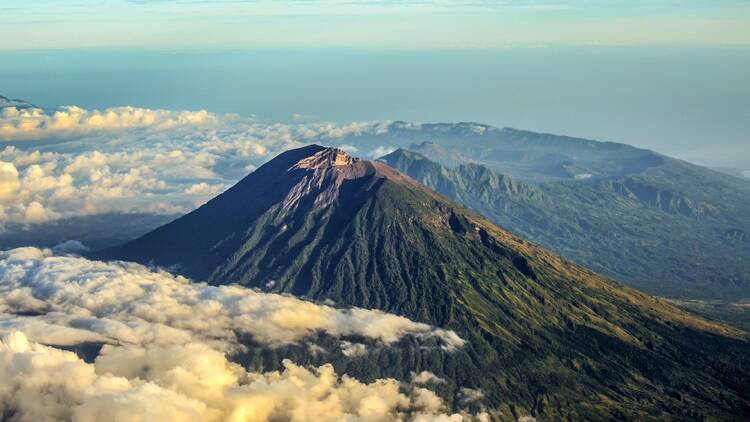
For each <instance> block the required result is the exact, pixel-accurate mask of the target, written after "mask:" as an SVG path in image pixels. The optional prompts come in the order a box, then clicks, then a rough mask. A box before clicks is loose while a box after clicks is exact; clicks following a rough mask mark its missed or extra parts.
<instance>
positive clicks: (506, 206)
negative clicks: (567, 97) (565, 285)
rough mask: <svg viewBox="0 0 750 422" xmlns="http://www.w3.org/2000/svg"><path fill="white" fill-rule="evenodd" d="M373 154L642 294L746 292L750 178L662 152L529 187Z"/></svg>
mask: <svg viewBox="0 0 750 422" xmlns="http://www.w3.org/2000/svg"><path fill="white" fill-rule="evenodd" d="M381 160H382V161H384V162H385V163H387V164H389V165H391V166H392V167H394V168H396V169H398V170H400V171H403V172H404V173H406V174H408V175H409V176H411V177H413V178H414V179H415V180H418V181H419V182H421V183H424V184H425V185H427V186H429V187H430V188H432V189H435V190H436V191H438V192H440V193H442V194H444V195H446V196H448V197H450V198H452V199H454V200H456V201H459V202H461V203H462V204H464V205H466V206H468V207H470V208H472V209H474V210H476V211H477V212H480V213H481V214H483V215H485V216H487V217H488V218H490V219H491V220H492V221H493V222H495V223H496V224H499V225H500V226H502V227H504V228H506V229H508V230H510V231H512V232H514V233H517V234H518V235H520V236H523V237H524V238H527V239H530V240H532V241H535V242H538V243H540V244H542V245H544V246H546V247H548V248H551V249H552V250H554V251H556V252H557V253H560V254H561V255H563V256H564V257H566V258H568V259H571V260H573V261H575V262H577V263H579V264H582V265H585V266H587V267H590V268H592V269H594V270H596V271H597V272H600V273H603V274H606V275H608V276H611V277H614V278H615V279H617V280H620V281H623V282H625V283H627V284H628V285H631V286H633V287H637V288H639V289H641V290H644V291H646V292H648V293H652V294H657V295H661V296H670V297H688V298H737V297H750V236H748V235H747V233H750V215H748V214H747V213H746V210H745V209H744V208H745V206H746V205H743V204H747V203H750V184H747V188H745V187H744V186H743V185H742V184H743V181H741V180H738V181H737V183H735V184H734V185H733V184H730V183H727V181H726V180H725V178H726V176H724V175H720V174H703V173H704V172H703V171H701V170H705V169H701V168H698V169H696V167H697V166H693V165H691V164H688V163H683V162H680V161H677V160H672V159H669V158H665V163H664V164H663V165H661V166H658V167H654V168H652V169H649V170H647V171H645V172H643V173H641V174H638V175H630V176H624V177H621V178H618V179H614V180H594V181H586V182H554V181H549V182H544V183H535V184H530V183H528V182H524V181H520V180H516V179H514V178H511V177H508V176H505V175H502V174H499V173H496V172H494V171H492V170H491V169H489V168H487V167H485V166H482V165H479V164H473V163H472V164H460V165H458V166H455V167H453V168H448V167H447V166H443V165H440V164H438V163H436V162H434V161H431V160H428V159H427V158H425V157H424V156H422V155H421V154H417V153H414V152H411V151H406V150H397V151H395V152H393V153H392V154H389V155H387V156H385V157H383V158H382V159H381ZM706 171H707V170H706ZM709 173H713V172H709ZM676 181H679V182H676ZM717 190H719V191H721V192H722V195H721V198H720V200H717V198H716V197H715V195H714V194H713V192H715V191H717Z"/></svg>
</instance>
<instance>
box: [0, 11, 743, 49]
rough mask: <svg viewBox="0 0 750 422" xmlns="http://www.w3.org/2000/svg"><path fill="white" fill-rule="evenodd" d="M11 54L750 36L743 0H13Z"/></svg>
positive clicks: (718, 41)
mask: <svg viewBox="0 0 750 422" xmlns="http://www.w3.org/2000/svg"><path fill="white" fill-rule="evenodd" d="M0 16H2V23H3V27H4V32H5V33H7V32H8V31H10V33H11V34H12V36H10V37H8V36H4V37H2V39H1V40H0V48H2V49H29V48H35V49H38V48H96V47H103V48H113V47H117V48H131V47H140V48H144V47H145V48H196V47H211V48H238V47H241V48H247V47H260V48H274V47H314V48H320V47H353V48H399V49H410V48H411V49H413V48H500V47H509V46H515V47H518V46H527V47H528V46H548V45H558V46H559V45H591V44H593V45H601V44H606V45H712V46H736V45H748V43H749V42H750V25H748V24H747V23H748V18H749V17H750V10H749V8H748V7H747V2H746V1H743V0H683V1H679V0H627V1H626V0H567V1H565V0H559V1H556V0H550V1H544V0H541V1H539V0H507V1H485V0H465V1H463V0H462V1H443V0H436V1H430V0H405V1H389V0H368V1H353V0H321V1H316V0H286V1H284V0H282V1H263V0H258V1H242V0H224V1H222V0H218V1H205V0H130V1H128V0H103V1H96V2H93V1H81V0H58V1H55V0H35V1H33V2H30V1H27V0H4V1H3V2H1V3H0Z"/></svg>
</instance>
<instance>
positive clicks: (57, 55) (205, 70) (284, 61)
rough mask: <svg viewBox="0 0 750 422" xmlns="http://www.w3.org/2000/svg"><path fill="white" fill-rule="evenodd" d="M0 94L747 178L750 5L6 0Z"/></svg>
mask: <svg viewBox="0 0 750 422" xmlns="http://www.w3.org/2000/svg"><path fill="white" fill-rule="evenodd" d="M0 28H2V31H3V32H2V34H3V35H2V36H0V95H6V96H10V97H17V98H24V99H27V100H29V101H31V102H34V103H37V104H40V105H43V106H48V107H55V106H59V105H65V104H77V105H81V106H84V107H88V108H106V107H111V106H118V105H132V106H138V107H152V108H168V109H186V110H200V109H208V110H210V111H215V112H233V113H239V114H242V115H255V116H258V117H259V118H261V119H263V120H266V121H284V120H286V119H289V116H292V115H293V114H303V115H306V116H311V118H314V119H316V120H325V121H335V122H348V121H352V120H376V119H391V120H413V121H443V122H452V121H461V120H465V121H477V122H482V123H488V124H492V125H497V126H512V127H517V128H522V129H529V130H535V131H544V132H552V133H557V134H563V135H572V136H582V137H588V138H593V139H599V140H610V141H618V142H625V143H629V144H633V145H638V146H643V147H647V148H652V149H655V150H657V151H660V152H664V153H667V154H670V155H674V156H678V157H681V158H685V159H689V160H691V161H694V162H699V163H703V164H710V165H722V166H733V167H740V168H743V169H750V0H743V1H737V0H712V1H705V0H685V1H677V0H650V1H646V0H630V1H621V0H569V1H564V0H560V1H557V0H550V1H544V0H542V1H532V0H509V1H482V0H467V1H429V0H424V1H417V0H415V1H383V0H380V1H378V0H373V1H359V2H358V1H351V0H333V1H315V0H286V1H273V2H271V1H263V0H258V1H242V0H225V1H207V0H182V1H179V0H131V1H127V0H99V1H80V0H62V1H52V0H33V1H29V0H20V1H19V0H0Z"/></svg>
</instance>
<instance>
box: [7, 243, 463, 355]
mask: <svg viewBox="0 0 750 422" xmlns="http://www.w3.org/2000/svg"><path fill="white" fill-rule="evenodd" d="M0 312H1V313H2V314H4V316H5V319H4V321H3V322H2V323H1V324H0V330H2V329H3V327H4V329H5V330H6V331H7V330H11V329H24V330H25V331H26V332H27V334H28V335H30V336H31V337H32V339H33V340H35V341H43V342H47V343H48V344H57V345H66V344H65V343H50V342H49V339H45V338H42V337H44V336H45V334H44V331H45V330H44V329H34V327H30V326H29V324H32V325H33V324H35V326H36V327H39V328H43V325H40V324H46V325H48V326H49V328H48V329H50V330H52V329H55V327H67V328H70V329H76V330H80V331H81V335H82V334H83V333H89V340H90V341H103V342H106V343H111V344H144V343H159V344H184V343H187V342H191V341H201V342H206V343H210V344H212V345H213V346H214V347H217V348H219V349H221V350H225V351H232V349H233V348H234V347H236V344H237V335H238V334H244V335H249V336H252V337H253V339H254V340H256V341H258V342H260V343H264V344H268V345H281V344H289V343H294V342H298V341H300V340H302V339H304V338H306V337H309V336H312V335H314V334H316V333H324V334H327V335H331V336H336V337H340V336H351V335H358V336H363V337H366V338H369V339H372V340H373V341H378V342H381V343H385V344H388V343H393V342H396V341H398V340H399V339H401V338H402V337H404V336H407V335H413V336H418V337H420V338H425V339H429V338H434V339H435V340H436V341H438V342H439V343H440V345H441V347H442V348H443V349H445V350H447V351H450V350H453V349H455V348H456V347H460V346H461V345H462V344H463V340H461V339H460V338H459V337H458V336H457V335H456V334H455V333H454V332H452V331H447V330H442V329H438V328H434V327H431V326H429V325H427V324H422V323H417V322H413V321H411V320H409V319H407V318H404V317H400V316H397V315H393V314H388V313H384V312H381V311H377V310H366V309H358V308H352V309H337V308H333V307H330V306H327V305H319V304H315V303H311V302H306V301H303V300H300V299H297V298H294V297H291V296H283V295H279V294H270V293H262V292H259V291H255V290H252V289H247V288H244V287H240V286H209V285H207V284H205V283H191V282H189V281H188V280H187V279H185V278H184V277H181V276H174V275H171V274H169V273H166V272H163V271H152V270H150V269H148V268H146V267H144V266H142V265H139V264H133V263H126V262H113V263H104V262H99V261H90V260H87V259H85V258H81V257H75V256H55V255H53V254H52V252H51V251H49V250H42V249H37V248H19V249H14V250H10V251H6V252H0ZM29 314H32V315H34V316H33V317H26V316H24V315H29ZM37 332H39V333H41V334H40V335H41V336H42V337H37V335H36V333H37ZM76 342H80V339H77V340H76Z"/></svg>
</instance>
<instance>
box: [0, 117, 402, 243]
mask: <svg viewBox="0 0 750 422" xmlns="http://www.w3.org/2000/svg"><path fill="white" fill-rule="evenodd" d="M384 130H387V124H381V123H351V124H348V125H333V124H325V123H324V124H320V123H317V124H314V123H310V124H297V125H284V124H263V123H258V122H255V121H253V120H249V119H241V118H239V117H237V116H234V115H216V114H213V113H208V112H206V111H197V112H190V111H169V110H150V109H141V108H134V107H116V108H111V109H106V110H101V111H98V110H84V109H82V108H79V107H75V106H68V107H63V108H61V109H60V110H57V111H54V112H46V111H43V110H41V109H37V108H27V109H17V108H16V107H4V108H0V148H2V143H3V141H5V142H6V143H7V142H13V145H12V146H11V145H6V146H5V148H2V149H0V226H3V225H4V226H5V228H6V229H7V228H8V226H9V225H12V224H34V223H41V222H45V221H50V220H56V219H61V218H66V217H75V216H81V215H91V214H101V213H108V212H125V213H131V212H146V213H159V214H174V213H183V212H187V211H189V210H191V209H193V208H194V207H195V206H197V205H199V204H201V203H203V202H205V201H206V200H208V199H210V198H211V197H213V196H215V195H216V194H217V193H219V192H221V191H223V190H224V189H226V188H227V187H229V186H231V185H232V184H233V183H235V182H236V181H237V180H239V179H240V178H242V177H244V176H245V175H246V174H247V173H248V172H250V171H252V170H254V169H255V168H256V167H257V166H258V165H260V164H262V163H264V162H265V161H267V160H268V159H270V158H272V157H274V156H275V155H277V154H278V153H280V152H282V151H284V150H287V149H290V148H295V147H299V146H301V145H304V144H306V143H310V142H313V141H318V142H320V140H321V139H328V140H336V139H340V138H342V137H344V136H347V135H349V134H358V133H363V132H372V133H379V132H380V133H382V131H384ZM29 141H34V142H33V146H31V145H32V143H30V142H29ZM26 145H29V146H28V147H27V146H26ZM2 228H3V227H0V229H2Z"/></svg>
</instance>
